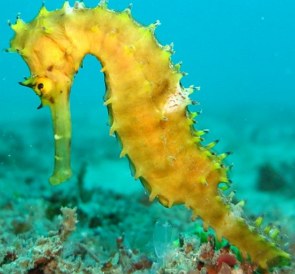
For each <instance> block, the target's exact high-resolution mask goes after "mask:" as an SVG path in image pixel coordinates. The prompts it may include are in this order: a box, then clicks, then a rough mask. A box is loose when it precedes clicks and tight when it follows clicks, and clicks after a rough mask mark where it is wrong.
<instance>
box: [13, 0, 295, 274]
mask: <svg viewBox="0 0 295 274" xmlns="http://www.w3.org/2000/svg"><path fill="white" fill-rule="evenodd" d="M156 26H157V23H155V24H152V25H150V26H148V27H145V26H142V25H141V24H139V23H137V22H136V21H135V20H134V19H133V18H132V16H131V12H130V9H129V8H128V9H126V10H124V11H123V12H115V11H112V10H110V9H108V8H107V5H106V2H105V1H103V2H102V3H101V4H100V5H98V6H97V7H95V8H92V9H88V8H86V7H85V6H84V4H83V3H81V2H76V4H75V5H74V7H70V5H69V3H68V2H65V4H64V6H63V8H62V9H60V10H56V11H50V12H49V11H48V10H46V8H45V7H44V6H43V7H42V9H41V10H40V12H39V14H38V16H37V17H36V18H35V19H34V20H32V21H31V22H30V23H27V24H26V23H24V22H23V21H22V20H21V19H18V20H17V22H16V24H14V25H12V29H13V30H14V31H15V37H14V38H13V40H12V41H11V48H10V50H9V51H16V52H18V53H19V54H21V56H22V57H23V58H24V60H25V61H26V63H27V64H28V66H29V68H30V70H31V76H30V77H29V78H28V79H27V80H25V81H24V82H22V85H25V86H28V87H30V88H33V90H34V91H35V92H36V94H37V95H38V96H39V97H40V99H41V104H42V106H49V107H50V109H51V112H52V119H53V124H54V131H55V134H54V138H55V168H54V172H53V175H52V176H51V178H50V182H51V183H52V184H59V183H61V182H63V181H65V180H66V179H68V178H69V177H70V176H71V168H70V138H71V122H70V111H69V100H68V99H69V94H70V89H71V85H72V81H73V78H74V75H75V74H76V72H77V71H78V69H79V67H80V64H81V62H82V59H83V58H84V56H85V55H87V54H92V55H94V56H96V57H97V58H98V59H99V60H100V62H101V64H102V72H103V73H104V75H105V82H106V88H107V90H106V94H105V105H106V106H107V107H108V111H109V114H110V117H111V133H115V134H116V135H117V136H118V139H119V140H120V142H121V144H122V152H121V156H127V157H128V159H129V161H130V162H131V163H132V165H133V166H134V168H135V175H134V176H135V177H136V178H139V179H140V180H141V182H142V183H143V185H144V186H145V187H146V189H148V190H149V192H150V200H153V199H155V198H158V200H159V201H160V202H161V203H162V204H163V205H164V206H167V207H171V206H172V205H174V204H179V203H183V204H185V205H186V206H187V207H188V208H191V209H192V211H193V213H194V214H195V215H197V216H200V217H201V218H202V219H203V220H204V223H205V224H206V225H208V226H212V227H213V228H214V229H215V231H216V233H217V236H218V237H219V238H221V237H225V238H227V239H228V240H229V241H230V242H231V243H232V244H234V245H236V246H237V247H239V249H240V250H241V251H242V252H243V253H244V254H249V255H250V256H251V258H252V259H253V260H254V261H255V262H256V263H257V264H258V265H259V266H260V267H261V268H263V269H268V268H271V267H273V266H276V265H279V266H283V265H286V264H288V263H289V261H290V255H289V254H288V253H286V252H285V251H283V250H281V249H280V248H279V247H278V246H277V245H276V244H275V243H274V242H271V241H270V240H268V239H266V237H265V236H263V235H260V234H259V233H258V232H257V230H256V229H255V228H254V227H251V226H249V225H248V224H247V222H246V221H245V220H244V219H243V218H242V217H241V216H239V215H238V214H236V212H235V211H234V210H233V207H234V206H233V205H232V204H231V203H230V202H228V201H227V199H226V197H224V195H223V194H222V191H221V188H219V185H220V183H224V184H226V185H229V184H230V181H229V180H228V175H227V168H226V167H225V166H224V165H223V159H224V157H225V156H226V154H221V155H215V154H214V153H212V152H211V149H212V147H213V146H214V145H215V143H212V144H210V145H208V146H207V147H206V146H203V145H202V143H201V140H202V139H201V137H200V136H201V135H202V134H204V131H197V130H196V129H195V128H194V126H193V122H194V116H195V114H191V113H190V112H189V111H188V106H189V104H190V103H191V100H190V98H189V94H190V93H191V92H192V88H187V89H186V88H183V87H182V86H181V84H180V80H181V78H182V77H183V73H181V72H180V67H179V65H174V64H173V63H172V62H171V55H172V51H171V47H169V46H168V47H167V46H162V45H160V44H159V43H158V41H157V40H156V38H155V36H154V30H155V28H156Z"/></svg>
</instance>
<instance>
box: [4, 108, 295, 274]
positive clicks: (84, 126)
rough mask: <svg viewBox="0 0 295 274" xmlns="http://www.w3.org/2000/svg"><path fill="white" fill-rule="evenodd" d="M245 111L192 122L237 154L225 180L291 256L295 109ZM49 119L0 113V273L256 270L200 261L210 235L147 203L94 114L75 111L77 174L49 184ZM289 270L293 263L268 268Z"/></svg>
mask: <svg viewBox="0 0 295 274" xmlns="http://www.w3.org/2000/svg"><path fill="white" fill-rule="evenodd" d="M250 110H251V109H250V108H249V109H241V108H234V107H233V108H227V110H226V112H225V111H224V110H223V111H221V110H220V112H218V111H216V110H213V109H212V110H210V109H207V110H206V111H204V114H203V116H204V117H200V122H198V124H197V127H198V128H200V129H202V128H209V129H210V133H209V134H208V136H206V142H207V141H208V142H209V141H210V140H211V141H212V140H214V139H216V138H220V143H219V144H218V146H217V148H216V150H217V151H218V152H225V151H231V152H233V154H232V155H230V157H229V159H228V160H227V163H228V165H230V164H231V163H234V167H233V169H232V171H231V173H230V178H231V179H232V180H233V190H235V191H236V197H237V199H238V200H245V201H246V205H245V209H244V210H245V215H246V216H248V218H249V219H253V220H254V219H256V218H257V217H258V216H263V217H264V219H265V223H266V224H267V223H271V224H272V225H275V226H277V227H279V228H280V230H281V240H280V241H281V242H283V243H284V244H283V245H284V246H285V248H286V249H288V250H289V251H290V252H291V254H292V255H293V256H294V255H295V199H294V197H295V184H294V181H295V150H294V149H293V148H294V143H295V126H294V121H295V111H294V110H291V109H290V110H286V109H284V110H283V111H282V112H281V113H275V114H274V113H273V112H271V111H268V110H265V111H263V112H261V111H259V110H256V111H255V109H254V110H251V111H250ZM262 113H263V114H262ZM85 115H86V116H85ZM47 116H49V113H44V114H42V115H39V113H38V117H37V115H36V116H32V117H30V115H27V116H23V117H18V118H17V119H16V118H15V119H14V118H13V117H9V119H8V118H7V117H3V116H2V119H0V193H1V197H0V273H1V274H2V273H3V274H8V273H31V274H32V273H34V274H35V273H167V274H168V273H171V274H172V273H175V274H176V273H190V274H193V273H258V272H254V270H253V269H251V267H250V266H249V267H248V268H247V270H246V266H245V265H243V266H241V265H239V264H235V263H233V264H232V265H231V263H230V261H231V262H232V260H228V261H226V262H227V263H225V264H221V265H219V266H218V268H217V267H215V266H212V265H211V266H210V264H213V263H215V264H218V263H220V253H218V254H215V255H214V256H215V257H214V258H211V259H212V260H209V259H208V258H207V260H205V259H204V254H205V250H207V251H208V249H210V248H211V249H212V246H211V247H210V239H209V240H208V243H204V242H202V240H201V239H200V238H199V237H200V235H202V236H204V235H207V234H206V232H202V231H201V232H200V224H201V222H200V221H199V220H195V221H192V220H191V213H190V212H189V210H187V209H186V208H184V207H182V206H175V207H173V208H170V209H167V208H164V207H163V206H161V205H160V204H159V203H158V202H156V201H155V202H153V203H150V202H149V201H148V196H147V193H146V192H145V190H144V189H143V187H142V186H141V184H140V182H139V181H135V180H134V179H133V177H132V176H131V172H130V169H129V164H128V161H127V159H119V156H118V155H119V152H120V147H119V144H118V142H117V141H116V139H115V138H114V137H110V136H108V127H107V126H106V123H105V122H103V123H104V124H103V128H98V126H100V125H99V124H98V122H97V121H96V118H97V117H92V118H91V116H90V117H89V116H87V114H84V113H80V114H75V115H74V116H75V117H74V119H75V121H74V125H73V147H72V151H73V153H72V157H73V160H72V161H73V170H74V176H73V178H72V179H71V180H70V181H69V182H66V183H64V184H62V185H60V186H54V187H53V186H50V185H49V183H48V182H47V179H48V177H49V175H50V172H51V168H52V161H53V143H52V136H51V124H50V120H49V117H47ZM103 119H105V121H106V120H107V118H106V116H104V117H102V120H103ZM198 120H199V119H198ZM211 245H212V243H211ZM213 252H214V251H213ZM218 256H219V257H218ZM229 256H232V257H233V255H229ZM232 257H231V259H233V258H232ZM293 261H294V260H293ZM206 267H208V268H206ZM209 268H210V269H211V270H210V271H211V272H210V271H209ZM217 269H218V270H217ZM242 269H243V270H242ZM292 269H293V270H292ZM206 271H207V272H206ZM214 271H215V272H214ZM218 271H219V272H218ZM247 271H248V272H247ZM251 271H252V272H251ZM294 271H295V268H294V263H293V267H291V268H290V269H288V270H275V272H274V273H294Z"/></svg>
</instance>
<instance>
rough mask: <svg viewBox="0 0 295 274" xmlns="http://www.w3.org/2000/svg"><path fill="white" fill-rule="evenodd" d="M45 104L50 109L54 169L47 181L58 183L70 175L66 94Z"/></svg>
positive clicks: (68, 117)
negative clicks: (53, 144) (53, 145)
mask: <svg viewBox="0 0 295 274" xmlns="http://www.w3.org/2000/svg"><path fill="white" fill-rule="evenodd" d="M46 104H47V105H49V107H50V110H51V117H52V123H53V133H54V143H55V154H54V170H53V174H52V176H51V177H50V178H49V182H50V183H51V184H52V185H58V184H60V183H62V182H64V181H66V180H68V179H69V178H70V177H71V175H72V171H71V163H70V162H71V159H70V157H71V155H70V153H71V115H70V106H69V100H68V96H60V97H58V98H56V99H55V100H52V101H51V102H46Z"/></svg>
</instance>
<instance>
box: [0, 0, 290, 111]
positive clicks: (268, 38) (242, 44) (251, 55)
mask: <svg viewBox="0 0 295 274" xmlns="http://www.w3.org/2000/svg"><path fill="white" fill-rule="evenodd" d="M70 2H71V3H72V4H73V2H74V1H70ZM132 2H133V9H132V12H133V15H134V17H135V18H136V19H137V20H138V21H139V22H141V23H143V24H149V23H151V22H155V21H156V20H157V19H159V20H160V21H161V23H162V25H161V26H160V27H159V28H158V30H157V31H156V34H157V37H158V39H159V41H160V42H161V43H162V44H170V43H171V42H173V43H174V49H175V50H176V54H175V56H174V58H173V59H174V60H175V61H177V62H179V61H183V70H184V71H186V72H188V73H189V75H188V76H187V77H185V78H184V79H183V83H184V84H185V85H190V84H195V85H200V86H201V88H202V92H201V93H200V95H199V96H198V100H200V101H201V102H202V105H204V104H209V105H210V104H214V103H217V105H218V107H220V108H224V107H226V105H227V104H242V105H248V104H253V103H255V104H256V105H259V104H263V105H268V106H271V107H272V108H273V109H274V111H275V109H276V108H277V107H278V105H285V104H288V105H292V104H293V101H294V90H295V81H294V71H295V35H294V30H295V3H294V1H292V0H285V1H276V0H263V1H255V0H250V1H242V0H229V1H218V0H214V1H199V0H190V1H185V2H181V1H171V0H169V1H168V0H162V1H156V0H154V1H138V0H134V1H132ZM41 3H42V1H33V2H30V4H29V5H28V4H27V3H25V2H24V1H21V0H13V1H9V2H7V3H5V5H3V6H2V12H1V15H0V33H1V41H0V48H1V49H4V48H7V47H8V44H9V39H10V38H11V36H12V31H11V30H10V29H9V27H8V26H7V24H6V22H7V20H11V21H12V22H13V21H14V19H15V17H16V15H17V14H18V13H20V14H21V17H22V18H23V19H24V20H25V21H29V20H31V19H32V18H33V17H34V16H35V15H36V14H37V12H38V10H39V8H40V6H41ZM45 3H46V6H47V7H48V9H56V8H59V7H60V6H61V5H62V3H63V1H57V0H54V1H45ZM85 3H86V5H87V6H90V7H92V6H95V5H96V3H97V1H92V0H88V1H85ZM128 4H129V0H124V1H123V0H120V1H115V0H113V1H110V3H109V6H110V7H111V8H113V9H118V10H121V9H123V8H125V7H126V6H128ZM0 54H1V55H0V62H1V63H0V80H1V87H2V88H1V98H5V100H1V108H2V104H5V105H9V108H10V110H11V111H13V112H14V111H15V112H16V110H15V109H14V107H13V106H14V104H15V103H17V100H19V101H20V102H22V103H25V104H28V105H30V104H31V103H32V101H33V100H34V99H33V98H32V96H30V95H28V94H27V92H23V88H22V87H19V86H18V85H17V84H16V82H18V81H19V80H21V79H22V77H24V76H27V75H28V70H27V68H26V66H25V64H24V63H23V62H22V61H21V60H20V58H19V57H18V56H16V55H11V54H6V53H5V52H3V51H1V53H0ZM93 66H95V64H94V65H93ZM93 69H94V67H93ZM87 82H88V84H89V81H87ZM90 85H91V86H92V83H91V84H90ZM93 92H94V93H95V94H97V93H98V92H97V91H96V90H94V91H93ZM3 96H4V97H3ZM79 96H81V93H80V94H79ZM83 96H87V97H91V96H92V94H89V93H88V94H85V95H84V94H83Z"/></svg>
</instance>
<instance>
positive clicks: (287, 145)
mask: <svg viewBox="0 0 295 274" xmlns="http://www.w3.org/2000/svg"><path fill="white" fill-rule="evenodd" d="M70 3H71V5H73V4H74V1H70ZM84 3H85V5H86V6H87V7H94V6H96V5H97V1H92V0H85V1H84ZM132 3H133V7H132V15H133V17H134V18H135V20H137V21H138V22H140V23H142V24H143V25H148V24H150V23H153V22H155V21H156V20H158V19H159V20H160V22H161V25H160V26H159V27H158V28H157V30H156V37H157V39H158V41H159V42H160V43H161V44H162V45H165V44H170V43H172V42H173V44H174V50H175V54H174V55H173V61H174V62H175V63H178V62H182V63H183V65H182V70H183V71H185V72H187V73H188V75H187V76H185V77H184V78H183V79H182V81H181V82H182V84H183V86H186V87H187V86H189V85H192V84H193V85H196V86H200V92H196V93H194V94H193V99H194V100H196V101H197V102H199V103H200V105H197V106H193V107H192V108H191V109H192V110H197V111H200V110H202V115H200V116H199V117H198V119H197V125H196V127H197V128H198V129H204V128H208V129H210V133H209V134H208V135H207V136H206V140H205V142H206V143H207V142H208V143H209V142H210V141H213V140H216V139H219V140H220V142H219V144H218V146H217V147H216V151H218V152H226V151H230V152H233V155H230V157H229V158H228V159H227V164H228V165H231V164H234V168H233V169H232V171H231V172H230V178H231V179H232V181H233V183H234V185H233V189H234V190H236V196H237V197H238V199H239V200H241V199H243V200H246V205H245V212H246V215H247V216H253V218H254V217H257V216H264V218H265V219H266V222H270V223H273V224H275V225H277V226H279V227H280V229H281V231H282V234H283V241H285V243H286V244H288V245H289V249H290V250H292V252H294V250H295V81H294V79H295V35H294V33H295V2H294V1H291V0H285V1H275V0H263V1H257V0H249V1H242V0H227V1H218V0H211V1H201V0H190V1H176V0H170V1H168V0H161V1H159V0H157V1H156V0H149V1H139V0H133V1H132ZM129 4H130V1H129V0H120V1H118V0H111V1H109V8H111V9H114V10H123V9H124V8H126V7H127V6H128V5H129ZM41 5H42V1H41V0H40V1H29V2H28V1H23V0H12V1H9V2H8V1H6V2H5V4H2V8H1V12H0V33H1V39H0V49H2V50H1V52H0V81H1V82H0V83H1V88H0V238H1V239H5V241H4V240H2V241H0V247H1V251H0V273H26V272H13V271H12V270H9V271H10V272H7V271H8V270H5V269H8V268H5V267H8V265H9V264H11V269H12V267H13V266H12V265H13V261H14V260H13V259H10V260H11V261H9V260H8V259H6V261H5V263H3V262H4V259H5V258H6V257H5V256H6V255H7V253H6V255H5V254H4V253H3V252H4V251H3V250H6V249H7V248H11V250H15V249H16V247H15V246H16V243H19V242H18V241H22V242H21V243H22V245H23V246H26V247H27V248H30V244H29V242H30V241H34V240H32V239H35V240H36V241H37V240H38V239H39V238H38V237H41V236H42V235H47V233H48V230H49V229H50V230H51V229H54V226H58V225H57V224H58V218H56V216H58V215H59V214H60V207H61V206H70V207H74V206H76V207H77V208H78V209H77V211H78V219H79V224H78V225H79V226H80V227H79V230H78V231H79V232H78V233H79V235H74V236H73V239H72V240H71V241H72V242H71V243H72V245H71V247H70V248H69V249H71V248H72V246H73V242H74V243H75V242H83V243H84V244H83V245H81V246H79V248H80V249H83V246H84V245H85V243H87V239H91V240H89V242H92V243H93V242H95V241H97V239H99V240H100V242H99V243H96V242H95V243H96V246H99V247H100V248H103V249H104V250H101V253H103V254H104V257H102V258H99V263H103V262H107V261H108V258H109V257H112V256H113V254H114V253H115V251H114V250H115V249H116V243H115V239H116V237H118V236H120V235H123V234H124V235H126V236H125V237H126V241H127V242H128V244H127V245H128V246H130V248H131V247H132V248H137V249H139V250H140V251H141V252H142V253H144V254H151V253H155V254H154V255H153V256H155V258H157V259H159V258H160V259H159V261H157V262H158V264H161V263H162V264H164V262H163V261H161V259H162V255H159V251H158V250H159V248H162V251H161V252H162V253H163V252H165V251H166V249H167V246H168V244H167V246H166V245H164V247H163V246H161V245H160V247H159V244H157V237H158V236H154V235H155V231H156V233H159V234H160V238H161V239H163V238H162V237H164V238H165V237H166V236H167V235H168V236H167V237H168V240H167V242H168V241H170V240H171V241H172V240H173V239H174V238H173V236H172V235H170V234H173V233H174V234H177V233H179V232H182V231H190V230H194V229H195V225H194V224H193V223H191V222H190V213H189V212H187V211H186V210H185V209H182V208H178V207H176V208H174V209H171V210H170V209H165V208H162V207H161V206H160V205H158V204H157V202H154V203H153V204H152V205H149V203H148V201H147V195H146V193H145V191H144V189H143V187H142V186H141V184H140V183H139V181H135V180H134V179H133V177H132V176H131V172H130V168H129V164H128V161H127V159H119V154H120V146H119V144H118V142H117V140H116V139H115V138H114V137H113V136H109V125H108V116H107V110H106V108H105V107H104V106H103V94H104V88H105V86H104V79H103V74H102V73H101V72H100V69H101V65H100V64H99V62H97V60H96V59H95V58H94V57H91V56H87V57H86V58H85V60H84V62H83V68H82V69H80V70H79V73H78V74H77V76H76V78H75V80H74V85H73V88H72V92H71V111H72V123H73V134H72V135H73V140H72V166H73V172H74V176H73V178H72V179H71V180H70V181H69V182H66V183H64V184H62V185H61V186H58V187H52V186H50V185H49V183H48V177H49V175H50V172H51V170H52V165H53V148H54V147H53V138H52V129H51V121H50V113H49V110H48V109H46V108H44V109H41V110H37V109H36V108H37V107H38V105H39V104H40V101H39V98H38V97H37V96H36V95H35V94H34V93H33V92H32V91H31V90H29V89H26V88H24V87H22V86H20V85H19V84H18V82H20V81H22V80H23V77H26V76H29V70H28V68H27V66H26V64H25V63H24V62H23V60H22V59H21V57H20V56H19V55H17V54H12V53H6V52H5V48H8V47H9V41H10V39H11V38H12V37H13V31H12V30H11V29H10V28H9V26H8V24H7V21H8V20H11V22H12V23H14V20H15V18H16V16H17V15H18V14H20V16H21V18H22V19H23V20H24V21H25V22H28V21H30V20H32V19H33V18H34V17H35V16H36V15H37V13H38V11H39V9H40V7H41ZM45 5H46V7H47V8H48V9H49V10H53V9H57V8H60V7H61V6H62V5H63V1H58V0H47V1H45ZM89 192H90V193H91V192H92V195H94V196H95V198H94V197H91V198H90V196H91V195H90V194H89ZM94 201H95V202H94ZM101 216H104V217H101ZM157 222H158V223H159V222H163V224H164V225H162V226H161V225H160V228H159V225H157ZM86 224H87V226H86ZM166 224H169V225H168V228H167V227H166ZM158 229H159V230H160V232H157V230H158ZM172 230H173V233H172ZM175 231H176V232H175ZM83 233H84V234H83ZM81 235H82V236H81ZM97 235H100V236H97ZM163 235H164V236H163ZM87 237H88V238H87ZM155 237H156V238H155ZM7 239H9V241H8V240H7ZM94 239H95V240H94ZM164 242H165V241H164ZM165 243H166V242H165ZM9 245H11V247H10V246H9ZM89 245H90V244H89ZM117 245H118V243H117ZM102 246H103V247H102ZM117 247H118V246H117ZM96 251H97V250H96ZM14 252H15V251H14ZM161 252H160V253H161ZM97 253H99V252H98V251H97V252H96V254H97ZM162 253H161V254H162ZM20 254H23V253H22V252H20ZM77 254H79V252H78V251H77ZM85 254H86V255H85ZM85 254H84V257H83V256H81V258H82V259H81V260H83V262H85V264H86V265H87V264H88V265H89V266H92V267H94V265H95V263H98V261H96V259H93V258H92V259H91V256H90V255H89V254H90V253H89V252H88V251H87V252H85ZM87 254H88V255H87ZM293 254H294V253H293ZM22 256H24V255H22ZM97 256H98V257H99V255H97ZM108 256H109V257H108ZM151 256H152V255H151ZM24 257H25V256H24ZM147 257H148V255H147ZM85 258H86V259H85ZM7 260H8V261H7ZM113 264H114V263H113ZM5 265H6V266H5ZM146 268H148V267H146ZM100 269H101V268H100ZM1 271H2V272H1ZM142 271H143V272H144V270H142ZM146 271H147V272H146V273H152V271H155V270H151V269H149V270H146ZM177 271H178V270H177ZM291 271H292V270H291ZM124 272H125V273H127V272H126V270H125V271H123V273H124ZM28 273H30V272H28ZM31 273H37V272H31ZM40 273H41V272H40ZM48 273H49V272H48ZM65 273H67V272H65ZM81 273H82V272H81ZM85 273H86V272H85ZM89 273H92V272H89ZM93 273H96V272H95V271H94V272H93ZM114 273H115V272H114ZM116 273H120V272H116ZM167 273H179V272H172V270H171V272H167ZM184 273H188V272H184ZM278 273H279V272H278ZM282 273H283V272H282ZM286 273H287V272H286ZM290 273H292V272H290Z"/></svg>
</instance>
